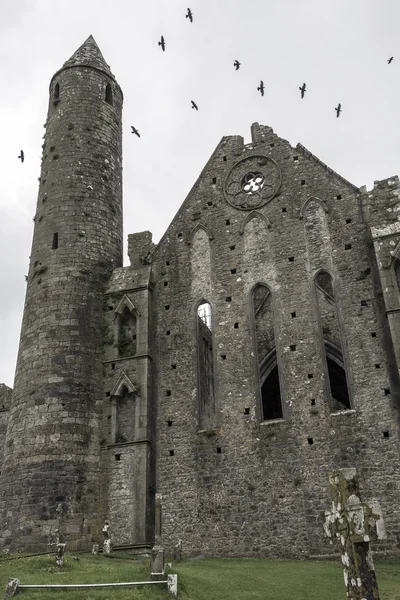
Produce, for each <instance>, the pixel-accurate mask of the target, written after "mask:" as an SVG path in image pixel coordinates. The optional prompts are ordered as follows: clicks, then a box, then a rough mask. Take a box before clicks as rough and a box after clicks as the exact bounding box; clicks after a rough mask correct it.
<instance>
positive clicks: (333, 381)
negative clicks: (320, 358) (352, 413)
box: [326, 356, 351, 410]
mask: <svg viewBox="0 0 400 600" xmlns="http://www.w3.org/2000/svg"><path fill="white" fill-rule="evenodd" d="M326 362H327V365H328V376H329V385H330V388H331V396H332V404H333V409H334V410H349V409H350V408H351V404H350V395H349V389H348V387H347V379H346V372H345V370H344V368H343V367H342V366H341V365H339V364H338V363H337V362H336V361H334V360H332V359H331V358H329V356H327V357H326Z"/></svg>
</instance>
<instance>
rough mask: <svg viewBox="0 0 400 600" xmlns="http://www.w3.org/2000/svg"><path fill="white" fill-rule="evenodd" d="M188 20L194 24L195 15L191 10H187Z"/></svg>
mask: <svg viewBox="0 0 400 600" xmlns="http://www.w3.org/2000/svg"><path fill="white" fill-rule="evenodd" d="M186 18H187V19H189V21H190V22H191V23H193V13H192V11H191V10H190V8H188V9H187V13H186Z"/></svg>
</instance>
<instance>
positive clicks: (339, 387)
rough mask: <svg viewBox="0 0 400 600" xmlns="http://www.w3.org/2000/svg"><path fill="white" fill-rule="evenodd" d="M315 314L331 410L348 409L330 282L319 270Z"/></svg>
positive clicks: (336, 317)
mask: <svg viewBox="0 0 400 600" xmlns="http://www.w3.org/2000/svg"><path fill="white" fill-rule="evenodd" d="M315 291H316V296H317V305H318V314H319V320H320V326H321V332H322V337H323V349H324V354H325V356H324V362H325V365H326V374H327V380H328V381H329V391H330V397H331V408H332V410H333V411H338V410H349V409H351V401H350V393H349V386H348V381H347V374H346V368H345V364H344V358H343V342H342V332H341V327H340V322H339V318H338V314H337V306H336V298H335V291H334V285H333V279H332V276H331V274H330V273H328V271H325V270H322V271H319V273H317V275H316V277H315Z"/></svg>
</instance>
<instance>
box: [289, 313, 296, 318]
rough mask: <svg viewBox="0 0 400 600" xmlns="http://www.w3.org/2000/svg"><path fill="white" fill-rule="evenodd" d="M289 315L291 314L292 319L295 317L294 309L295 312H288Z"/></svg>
mask: <svg viewBox="0 0 400 600" xmlns="http://www.w3.org/2000/svg"><path fill="white" fill-rule="evenodd" d="M290 315H291V317H292V319H294V318H295V317H296V311H295V312H292V313H290Z"/></svg>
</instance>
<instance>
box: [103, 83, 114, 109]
mask: <svg viewBox="0 0 400 600" xmlns="http://www.w3.org/2000/svg"><path fill="white" fill-rule="evenodd" d="M105 100H106V102H107V104H111V106H112V105H113V93H112V88H111V85H110V84H109V83H107V85H106V98H105Z"/></svg>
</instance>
